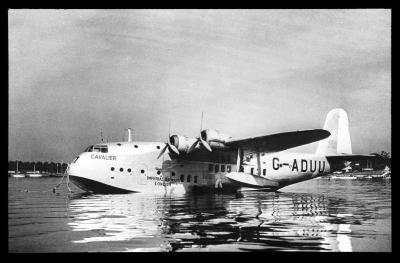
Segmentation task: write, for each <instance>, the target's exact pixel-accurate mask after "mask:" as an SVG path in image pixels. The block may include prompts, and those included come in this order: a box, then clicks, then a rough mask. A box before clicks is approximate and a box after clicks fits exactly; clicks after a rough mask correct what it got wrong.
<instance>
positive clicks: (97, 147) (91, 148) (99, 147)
mask: <svg viewBox="0 0 400 263" xmlns="http://www.w3.org/2000/svg"><path fill="white" fill-rule="evenodd" d="M85 152H102V153H107V152H108V147H107V145H95V146H93V145H91V146H89V147H87V148H86V150H85Z"/></svg>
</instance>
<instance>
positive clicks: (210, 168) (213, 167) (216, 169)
mask: <svg viewBox="0 0 400 263" xmlns="http://www.w3.org/2000/svg"><path fill="white" fill-rule="evenodd" d="M208 171H209V172H212V171H214V172H215V173H218V172H219V164H215V165H214V164H211V163H210V164H209V165H208ZM226 171H227V172H228V173H230V172H231V165H229V164H228V165H226ZM221 172H223V173H224V172H225V165H224V164H221Z"/></svg>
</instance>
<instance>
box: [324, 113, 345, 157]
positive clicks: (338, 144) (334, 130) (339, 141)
mask: <svg viewBox="0 0 400 263" xmlns="http://www.w3.org/2000/svg"><path fill="white" fill-rule="evenodd" d="M324 129H325V130H328V131H329V132H330V133H331V135H330V136H329V137H328V138H326V139H324V140H322V141H320V142H319V144H318V147H317V152H316V154H318V155H334V154H340V153H345V154H352V149H351V140H350V130H349V119H348V117H347V113H346V112H345V111H344V110H343V109H333V110H331V111H330V112H329V113H328V115H327V116H326V119H325V124H324Z"/></svg>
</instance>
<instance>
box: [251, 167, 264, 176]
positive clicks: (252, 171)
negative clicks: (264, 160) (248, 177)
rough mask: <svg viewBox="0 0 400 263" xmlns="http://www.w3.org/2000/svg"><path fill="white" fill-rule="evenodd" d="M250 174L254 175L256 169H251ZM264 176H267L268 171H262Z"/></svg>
mask: <svg viewBox="0 0 400 263" xmlns="http://www.w3.org/2000/svg"><path fill="white" fill-rule="evenodd" d="M250 173H251V174H254V168H251V169H250ZM262 174H263V175H267V169H263V170H262Z"/></svg>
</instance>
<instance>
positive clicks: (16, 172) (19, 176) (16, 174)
mask: <svg viewBox="0 0 400 263" xmlns="http://www.w3.org/2000/svg"><path fill="white" fill-rule="evenodd" d="M11 176H12V177H14V178H23V177H25V174H24V173H20V172H18V161H17V170H16V171H15V173H14V174H12V175H11Z"/></svg>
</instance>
